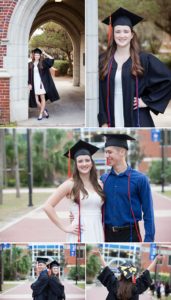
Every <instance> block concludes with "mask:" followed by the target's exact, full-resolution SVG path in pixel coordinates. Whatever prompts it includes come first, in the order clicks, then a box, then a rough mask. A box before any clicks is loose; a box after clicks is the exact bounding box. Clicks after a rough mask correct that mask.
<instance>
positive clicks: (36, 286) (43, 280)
mask: <svg viewBox="0 0 171 300" xmlns="http://www.w3.org/2000/svg"><path fill="white" fill-rule="evenodd" d="M48 283H49V279H48V277H47V276H40V277H39V278H38V279H37V280H36V281H35V282H34V283H32V285H31V289H32V290H33V296H37V295H40V294H41V293H42V292H43V291H44V289H45V288H46V287H47V285H48Z"/></svg>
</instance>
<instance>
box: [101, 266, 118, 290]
mask: <svg viewBox="0 0 171 300" xmlns="http://www.w3.org/2000/svg"><path fill="white" fill-rule="evenodd" d="M97 279H98V280H100V282H101V283H102V284H103V285H104V286H105V287H106V288H107V289H108V291H109V292H110V291H111V290H113V289H114V288H116V285H117V278H116V277H115V275H114V273H113V272H112V271H111V270H110V268H109V267H105V268H104V269H103V271H102V272H101V273H100V275H99V276H98V277H97Z"/></svg>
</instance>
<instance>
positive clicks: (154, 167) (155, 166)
mask: <svg viewBox="0 0 171 300" xmlns="http://www.w3.org/2000/svg"><path fill="white" fill-rule="evenodd" d="M161 163H162V162H161V161H153V162H152V164H151V166H150V168H149V171H148V176H149V177H150V180H151V182H152V183H155V184H161V182H162V180H161V179H162V174H161V170H162V166H161ZM164 179H165V182H166V183H171V162H167V164H166V163H165V173H164Z"/></svg>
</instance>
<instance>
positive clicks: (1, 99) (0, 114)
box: [0, 78, 10, 124]
mask: <svg viewBox="0 0 171 300" xmlns="http://www.w3.org/2000/svg"><path fill="white" fill-rule="evenodd" d="M9 110H10V107H9V78H0V124H5V123H9V121H10V112H9Z"/></svg>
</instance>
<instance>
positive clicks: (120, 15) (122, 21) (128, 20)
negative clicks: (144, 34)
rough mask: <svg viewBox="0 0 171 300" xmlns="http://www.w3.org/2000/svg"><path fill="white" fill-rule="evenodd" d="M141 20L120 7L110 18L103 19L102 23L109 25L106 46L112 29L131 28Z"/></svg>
mask: <svg viewBox="0 0 171 300" xmlns="http://www.w3.org/2000/svg"><path fill="white" fill-rule="evenodd" d="M142 20H143V18H142V17H140V16H138V15H136V14H134V13H132V12H130V11H129V10H127V9H124V8H122V7H120V8H118V9H117V10H116V11H114V12H113V13H112V14H111V15H110V16H108V17H107V18H105V19H104V20H103V21H102V23H104V24H106V25H109V29H108V45H109V44H110V40H111V36H112V27H115V26H117V25H122V26H129V27H130V28H132V27H133V26H135V25H136V24H138V23H139V22H141V21H142Z"/></svg>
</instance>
